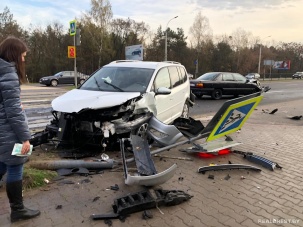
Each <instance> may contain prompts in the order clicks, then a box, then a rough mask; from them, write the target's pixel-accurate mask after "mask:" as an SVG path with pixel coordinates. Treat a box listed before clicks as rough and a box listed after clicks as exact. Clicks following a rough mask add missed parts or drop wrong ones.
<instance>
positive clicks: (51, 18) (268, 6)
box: [0, 0, 303, 43]
mask: <svg viewBox="0 0 303 227" xmlns="http://www.w3.org/2000/svg"><path fill="white" fill-rule="evenodd" d="M110 3H111V5H112V12H113V16H114V18H124V19H127V18H130V19H133V20H135V21H136V22H142V21H143V22H145V23H146V24H148V25H149V26H150V28H151V30H152V31H153V32H156V30H157V28H159V26H162V29H163V30H164V29H165V27H166V26H167V23H168V22H169V23H168V27H169V28H170V29H172V30H175V31H176V29H177V28H182V29H183V30H184V33H185V35H188V34H189V28H190V27H191V26H192V25H193V23H194V19H195V16H196V15H197V13H198V12H201V13H202V15H203V16H205V17H207V18H208V19H209V24H210V27H211V29H212V31H213V34H214V35H228V36H229V35H231V34H232V33H233V32H235V31H236V30H237V29H239V28H241V29H244V30H245V31H246V32H250V33H252V35H253V36H256V37H258V38H259V39H260V40H261V41H262V40H263V39H267V40H268V39H270V40H272V41H275V42H280V41H282V42H299V43H303V19H302V15H303V0H258V1H256V0H128V1H126V0H110ZM6 6H7V7H8V8H9V10H10V13H11V14H13V16H14V19H15V20H16V21H17V22H18V24H20V25H21V26H22V27H24V28H27V27H29V26H30V24H31V25H32V26H41V27H45V26H46V25H48V24H51V23H53V22H60V23H61V24H63V25H64V26H66V28H68V27H69V21H71V20H73V19H74V18H76V17H81V15H82V14H83V13H85V12H87V11H88V10H90V8H91V5H90V0H1V1H0V13H2V12H3V10H4V7H6ZM175 16H178V17H177V18H175V19H173V20H170V19H172V18H174V17H175ZM268 36H270V37H268Z"/></svg>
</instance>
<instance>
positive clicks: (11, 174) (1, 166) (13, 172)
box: [0, 162, 23, 183]
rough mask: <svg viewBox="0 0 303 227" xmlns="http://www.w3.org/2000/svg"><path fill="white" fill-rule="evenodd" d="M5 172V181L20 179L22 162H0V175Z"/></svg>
mask: <svg viewBox="0 0 303 227" xmlns="http://www.w3.org/2000/svg"><path fill="white" fill-rule="evenodd" d="M5 173H7V177H6V182H7V183H11V182H15V181H19V180H22V177H23V164H19V165H6V164H5V163H3V162H0V175H4V174H5Z"/></svg>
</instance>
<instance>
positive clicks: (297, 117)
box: [287, 115, 302, 120]
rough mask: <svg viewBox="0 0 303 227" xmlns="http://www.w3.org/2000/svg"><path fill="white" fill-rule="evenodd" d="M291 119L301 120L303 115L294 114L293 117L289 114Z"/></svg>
mask: <svg viewBox="0 0 303 227" xmlns="http://www.w3.org/2000/svg"><path fill="white" fill-rule="evenodd" d="M287 117H288V118H289V119H292V120H300V119H301V118H302V115H300V116H293V117H291V116H287Z"/></svg>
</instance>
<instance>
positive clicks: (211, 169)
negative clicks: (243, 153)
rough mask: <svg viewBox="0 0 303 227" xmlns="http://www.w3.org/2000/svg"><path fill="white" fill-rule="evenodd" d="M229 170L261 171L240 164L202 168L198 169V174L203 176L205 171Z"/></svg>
mask: <svg viewBox="0 0 303 227" xmlns="http://www.w3.org/2000/svg"><path fill="white" fill-rule="evenodd" d="M231 169H250V170H255V171H261V169H259V168H257V167H255V166H250V165H242V164H222V165H214V166H203V167H200V168H199V169H198V173H202V174H205V172H207V171H217V170H231Z"/></svg>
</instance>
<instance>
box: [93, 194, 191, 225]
mask: <svg viewBox="0 0 303 227" xmlns="http://www.w3.org/2000/svg"><path fill="white" fill-rule="evenodd" d="M192 197H193V196H191V195H189V194H187V193H185V192H184V191H180V190H163V189H156V190H145V191H141V192H137V193H133V194H128V195H126V196H124V197H121V198H118V199H115V201H114V204H113V205H112V208H113V210H114V213H110V214H100V215H98V214H93V215H91V218H92V219H93V220H102V219H103V220H104V219H113V218H120V217H126V216H127V215H129V214H132V213H135V212H139V211H144V210H149V209H152V208H156V207H159V206H175V205H178V204H180V203H183V202H185V201H188V200H189V199H191V198H192Z"/></svg>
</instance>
